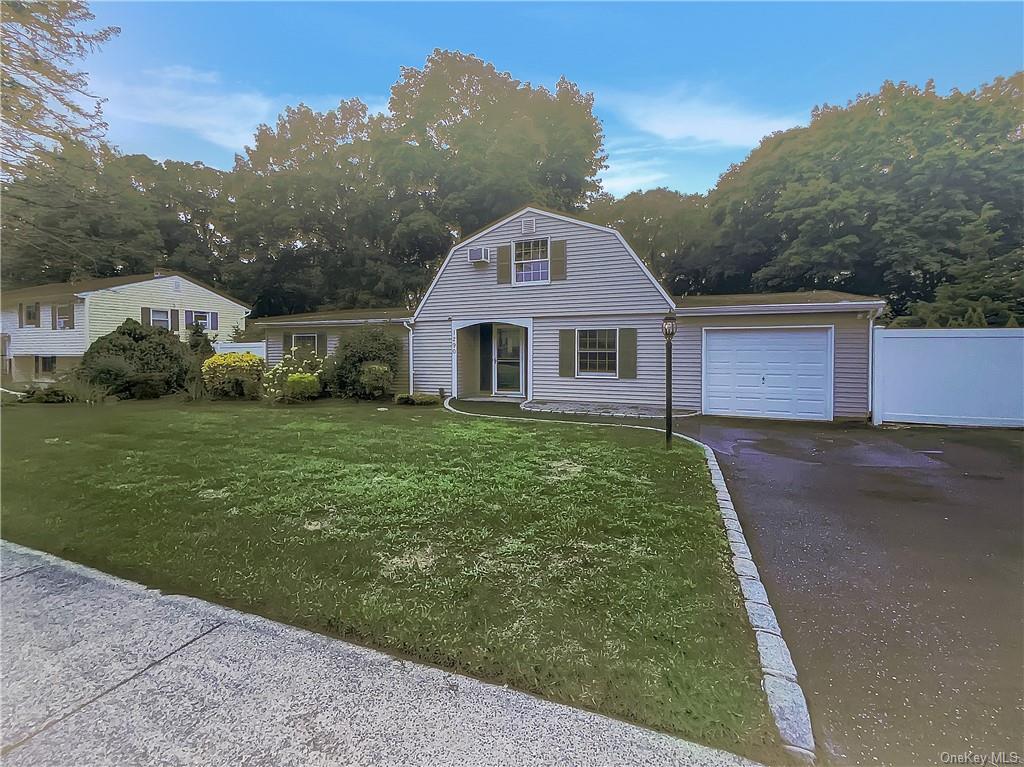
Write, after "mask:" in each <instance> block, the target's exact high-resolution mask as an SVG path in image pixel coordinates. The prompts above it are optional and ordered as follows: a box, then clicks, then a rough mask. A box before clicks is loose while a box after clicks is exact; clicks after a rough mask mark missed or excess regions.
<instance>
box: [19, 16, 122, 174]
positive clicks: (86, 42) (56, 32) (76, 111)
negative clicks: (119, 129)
mask: <svg viewBox="0 0 1024 767" xmlns="http://www.w3.org/2000/svg"><path fill="white" fill-rule="evenodd" d="M3 11H4V12H3V18H2V20H0V28H2V35H3V80H2V81H3V91H4V120H3V122H4V125H3V133H2V140H0V154H2V156H3V165H4V169H3V173H4V175H5V176H10V175H13V174H14V173H15V171H16V169H17V168H18V167H19V166H20V165H21V164H22V163H24V162H26V161H28V160H29V159H30V158H31V157H33V156H34V155H35V154H36V152H38V151H39V150H41V149H45V148H49V147H52V146H53V145H54V144H58V143H61V142H62V141H65V140H67V139H68V138H69V137H72V136H74V137H76V138H77V139H78V140H79V141H88V140H92V139H98V138H100V137H102V135H103V131H104V129H105V128H106V126H105V125H104V124H103V118H102V111H101V105H102V100H101V99H100V98H99V97H97V96H95V95H93V94H92V93H90V92H89V90H88V80H87V78H86V75H85V74H84V73H82V72H79V71H77V68H76V65H77V62H78V60H80V59H82V58H84V57H85V56H86V55H87V54H89V53H91V52H93V51H94V50H96V49H97V48H98V47H99V46H100V45H101V44H103V43H104V42H106V41H107V40H109V39H110V38H111V37H113V36H114V35H116V34H117V33H118V32H119V31H120V30H119V29H118V28H117V27H103V28H101V29H95V30H86V29H84V28H83V27H84V26H85V25H87V24H88V22H90V21H92V20H93V19H94V18H95V17H94V16H93V14H92V13H91V12H90V11H89V8H88V6H87V5H86V4H85V3H84V2H79V1H78V0H68V1H67V2H59V3H40V2H23V0H7V2H5V3H4V6H3Z"/></svg>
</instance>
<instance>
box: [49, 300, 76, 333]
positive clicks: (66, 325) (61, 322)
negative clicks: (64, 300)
mask: <svg viewBox="0 0 1024 767" xmlns="http://www.w3.org/2000/svg"><path fill="white" fill-rule="evenodd" d="M54 311H56V312H57V329H58V330H66V329H70V328H73V327H74V326H75V306H74V304H58V305H57V306H55V307H54Z"/></svg>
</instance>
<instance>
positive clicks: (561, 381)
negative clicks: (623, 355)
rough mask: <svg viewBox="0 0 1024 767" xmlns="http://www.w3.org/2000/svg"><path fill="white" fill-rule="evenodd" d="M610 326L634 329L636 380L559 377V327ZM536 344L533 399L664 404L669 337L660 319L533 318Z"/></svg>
mask: <svg viewBox="0 0 1024 767" xmlns="http://www.w3.org/2000/svg"><path fill="white" fill-rule="evenodd" d="M608 328H615V329H617V330H621V329H622V328H636V378H615V377H613V376H608V375H579V376H577V377H568V376H559V375H558V336H559V333H558V331H559V330H563V329H571V330H576V331H580V330H587V329H593V330H606V329H608ZM533 343H534V347H533V387H534V390H533V392H532V397H533V399H538V400H549V401H566V402H595V403H622V404H628V405H651V406H654V405H661V404H664V402H665V339H664V337H663V336H662V335H661V317H658V316H651V317H644V316H636V315H632V316H631V315H613V316H609V317H545V318H535V319H534V321H533ZM577 356H578V350H577ZM577 364H578V362H577Z"/></svg>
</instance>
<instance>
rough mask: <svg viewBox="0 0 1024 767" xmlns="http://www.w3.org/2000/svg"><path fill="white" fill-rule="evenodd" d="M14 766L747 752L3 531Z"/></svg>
mask: <svg viewBox="0 0 1024 767" xmlns="http://www.w3.org/2000/svg"><path fill="white" fill-rule="evenodd" d="M0 566H2V567H0V575H2V579H3V580H2V599H3V612H2V621H3V626H2V628H3V651H2V653H0V656H2V672H3V691H4V695H3V701H2V709H0V710H2V722H0V725H2V732H3V741H2V743H3V747H2V751H0V753H2V755H3V762H4V765H5V767H16V766H17V765H29V764H31V765H68V764H87V765H90V767H94V766H96V765H122V764H156V763H159V764H165V765H189V764H195V765H207V764H241V763H244V764H247V765H274V766H275V767H277V766H278V765H282V766H283V765H334V764H337V765H446V766H447V765H473V766H474V767H475V766H476V765H496V764H517V765H609V766H610V765H632V764H636V765H707V766H708V767H716V766H718V765H752V764H753V763H752V762H749V761H746V760H744V759H741V758H740V757H737V756H735V755H732V754H728V753H724V752H722V751H716V750H713V749H710V748H706V747H704V746H698V745H695V744H692V743H688V742H686V741H683V740H679V739H676V738H672V737H669V736H667V735H662V734H660V733H656V732H652V731H650V730H645V729H642V728H640V727H635V726H633V725H630V724H626V723H625V722H620V721H617V720H614V719H609V718H607V717H604V716H599V715H597V714H592V713H589V712H586V711H581V710H578V709H573V708H569V707H567V706H562V705H558V704H555V703H550V702H548V701H544V700H540V699H538V698H534V697H532V696H530V695H526V694H524V693H520V692H516V691H513V690H509V689H507V688H504V687H497V686H495V685H490V684H485V683H483V682H479V681H476V680H473V679H469V678H467V677H463V676H458V675H455V674H451V673H448V672H445V671H441V670H439V669H436V668H431V667H428V666H422V665H419V664H415V663H410V662H408V661H403V660H399V659H396V658H393V657H390V656H388V655H384V654H382V653H379V652H375V651H372V650H368V649H365V648H362V647H357V646H355V645H351V644H348V643H345V642H341V641H339V640H336V639H332V638H329V637H325V636H321V635H319V634H312V633H309V632H307V631H302V630H299V629H296V628H292V627H290V626H284V625H281V624H278V623H274V622H273V621H269V620H266V619H264V618H260V617H257V616H253V615H245V614H242V613H238V612H235V611H233V610H229V609H227V608H223V607H219V606H216V605H212V604H209V603H207V602H202V601H199V600H197V599H191V598H186V597H178V596H166V595H163V594H160V593H159V592H157V591H152V590H148V589H145V588H144V587H142V586H139V585H137V584H133V583H129V582H127V581H122V580H119V579H117V578H113V577H111V576H108V575H104V574H102V573H98V572H96V571H94V570H90V569H88V568H84V567H81V566H79V565H74V564H71V563H67V562H63V561H61V560H59V559H56V558H54V557H51V556H49V555H45V554H40V553H37V552H33V551H30V550H28V549H24V548H21V547H18V546H14V545H12V544H9V543H7V542H0Z"/></svg>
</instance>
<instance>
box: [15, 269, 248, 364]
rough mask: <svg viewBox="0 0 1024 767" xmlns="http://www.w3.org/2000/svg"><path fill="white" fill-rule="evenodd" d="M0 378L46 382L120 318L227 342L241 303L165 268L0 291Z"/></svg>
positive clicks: (240, 316) (239, 320)
mask: <svg viewBox="0 0 1024 767" xmlns="http://www.w3.org/2000/svg"><path fill="white" fill-rule="evenodd" d="M2 304H3V312H2V321H0V324H2V328H0V339H2V341H3V349H2V352H3V376H4V379H5V380H7V381H13V382H15V383H30V382H36V383H48V382H52V381H54V380H55V379H56V377H57V376H58V375H59V374H60V373H61V372H63V371H65V370H67V369H70V368H72V367H74V366H75V365H77V364H78V363H79V362H80V361H81V359H82V354H84V353H85V350H86V349H88V348H89V344H91V343H92V342H93V341H95V340H96V339H97V338H99V337H100V336H102V335H106V334H107V333H109V332H111V331H112V330H114V329H115V328H117V327H118V326H119V325H120V324H121V323H122V322H124V321H125V320H126V319H133V320H138V321H139V322H141V323H142V324H143V325H154V326H157V327H164V328H167V329H168V330H170V331H172V332H174V333H177V334H178V335H180V336H181V337H182V338H185V337H186V335H187V333H188V329H189V328H190V327H191V326H192V325H193V324H197V325H200V326H201V327H203V328H205V329H206V331H207V333H208V334H209V335H210V337H211V338H214V339H216V338H218V337H219V338H222V339H227V338H228V336H229V335H230V334H231V330H232V328H233V327H234V326H235V325H238V326H239V327H241V326H242V325H243V324H244V322H245V317H246V315H247V314H248V313H249V310H250V308H249V306H248V305H246V304H244V303H242V302H241V301H239V300H238V299H236V298H232V297H231V296H229V295H227V294H226V293H223V292H221V291H219V290H217V289H216V288H212V287H210V286H209V285H205V284H203V283H202V282H200V281H198V280H196V279H194V278H192V277H189V276H188V275H186V274H181V273H178V272H170V271H157V272H154V273H152V274H130V275H124V276H121V277H107V278H98V279H87V280H82V281H80V282H61V283H52V284H49V285H39V286H36V287H31V288H20V289H18V290H7V291H4V293H3V300H2Z"/></svg>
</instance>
